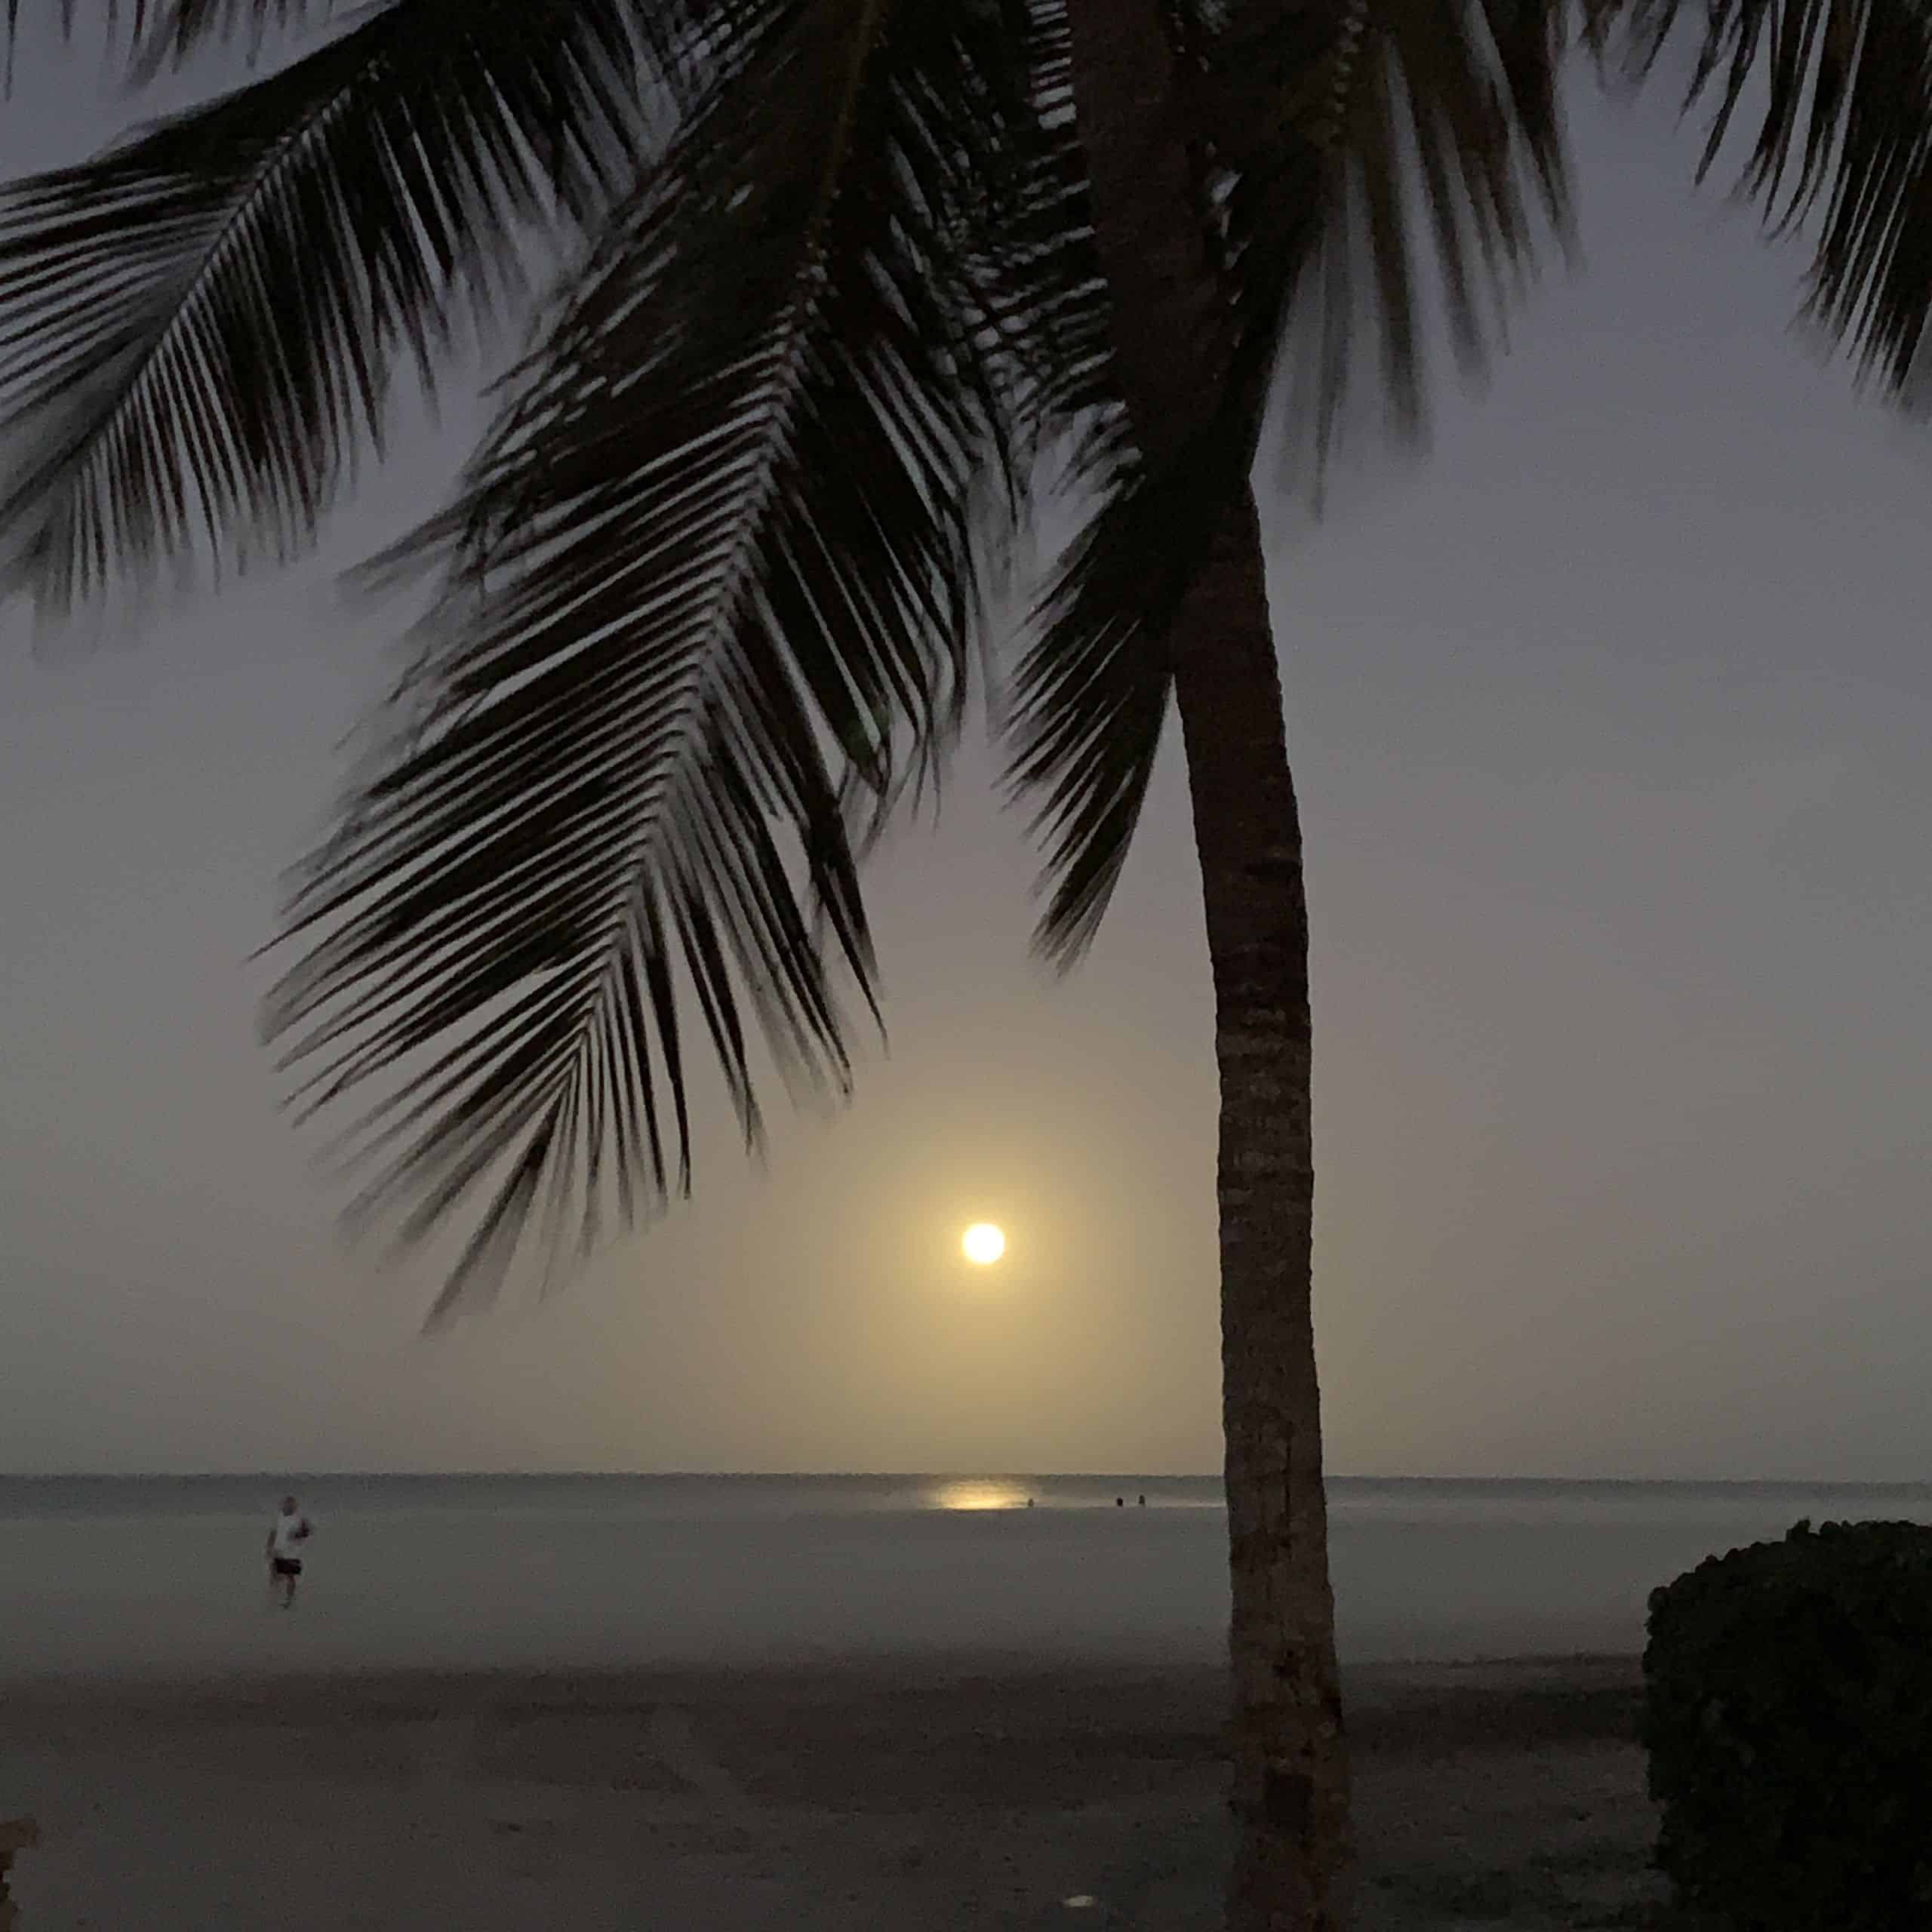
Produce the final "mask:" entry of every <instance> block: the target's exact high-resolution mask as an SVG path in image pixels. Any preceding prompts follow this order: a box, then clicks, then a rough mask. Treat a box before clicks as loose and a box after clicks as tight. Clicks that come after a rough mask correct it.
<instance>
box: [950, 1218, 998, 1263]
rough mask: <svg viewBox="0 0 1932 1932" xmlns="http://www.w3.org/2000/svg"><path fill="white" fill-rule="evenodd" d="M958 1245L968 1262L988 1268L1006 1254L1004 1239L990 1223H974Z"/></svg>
mask: <svg viewBox="0 0 1932 1932" xmlns="http://www.w3.org/2000/svg"><path fill="white" fill-rule="evenodd" d="M959 1245H960V1247H961V1248H963V1249H964V1251H965V1254H966V1259H967V1260H968V1261H973V1262H977V1263H978V1264H979V1266H981V1267H982V1268H987V1267H990V1266H992V1264H993V1263H995V1261H997V1260H998V1259H999V1258H1000V1257H1001V1255H1002V1254H1004V1253H1005V1252H1006V1237H1005V1235H1003V1234H1002V1233H1001V1232H1000V1231H999V1229H997V1228H996V1227H995V1226H993V1224H992V1222H990V1221H976V1222H974V1224H973V1225H972V1226H971V1227H970V1228H968V1229H967V1230H966V1232H965V1234H964V1235H963V1236H962V1237H961V1240H960V1243H959Z"/></svg>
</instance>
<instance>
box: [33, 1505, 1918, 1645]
mask: <svg viewBox="0 0 1932 1932" xmlns="http://www.w3.org/2000/svg"><path fill="white" fill-rule="evenodd" d="M289 1489H292V1490H294V1491H295V1492H296V1494H297V1495H299V1497H300V1499H301V1501H302V1505H303V1509H304V1510H305V1512H306V1513H307V1514H308V1515H309V1516H310V1517H311V1518H312V1520H313V1521H314V1523H315V1529H316V1534H315V1538H314V1540H313V1541H312V1543H310V1544H309V1546H308V1552H309V1554H308V1558H307V1568H308V1574H307V1576H306V1577H305V1579H304V1581H303V1589H302V1596H301V1600H300V1604H299V1605H298V1607H297V1610H296V1611H295V1612H294V1614H293V1615H292V1616H282V1615H280V1614H273V1613H271V1612H270V1611H268V1610H267V1608H266V1605H265V1601H264V1598H265V1592H264V1589H263V1560H262V1547H263V1539H264V1537H265V1536H266V1532H267V1530H268V1527H269V1519H270V1518H271V1516H272V1513H273V1512H274V1509H275V1505H276V1503H277V1500H278V1498H279V1497H280V1496H281V1494H282V1493H283V1492H284V1491H285V1490H289ZM1329 1494H1330V1515H1331V1549H1332V1554H1333V1567H1334V1578H1335V1589H1336V1600H1337V1621H1338V1629H1339V1641H1340V1647H1341V1651H1342V1654H1343V1658H1344V1660H1347V1661H1352V1662H1358V1663H1367V1662H1374V1661H1383V1660H1398V1659H1414V1660H1424V1659H1426V1660H1444V1659H1452V1658H1473V1657H1500V1656H1510V1655H1522V1654H1537V1653H1543V1654H1569V1653H1574V1652H1578V1651H1634V1650H1635V1649H1638V1648H1639V1647H1641V1644H1642V1642H1643V1629H1644V1604H1645V1599H1646V1598H1647V1595H1648V1593H1649V1592H1650V1591H1651V1589H1653V1588H1654V1587H1655V1586H1657V1585H1658V1584H1660V1583H1664V1582H1666V1581H1668V1580H1669V1579H1670V1578H1671V1577H1674V1576H1675V1575H1677V1574H1678V1573H1679V1572H1681V1571H1683V1570H1685V1569H1687V1568H1688V1567H1690V1566H1691V1565H1692V1564H1695V1563H1697V1561H1700V1559H1701V1558H1703V1557H1705V1556H1706V1555H1710V1554H1712V1553H1713V1552H1721V1551H1723V1550H1725V1549H1730V1548H1733V1547H1734V1546H1737V1545H1738V1544H1740V1543H1749V1542H1753V1541H1755V1540H1758V1539H1759V1538H1761V1537H1774V1536H1778V1535H1781V1534H1783V1532H1784V1531H1786V1529H1788V1528H1789V1527H1790V1526H1791V1524H1792V1523H1794V1522H1795V1521H1797V1520H1798V1518H1801V1517H1809V1518H1810V1519H1811V1520H1812V1521H1814V1522H1820V1521H1829V1520H1832V1519H1841V1520H1842V1519H1847V1518H1865V1517H1887V1518H1909V1519H1912V1520H1916V1521H1932V1485H1911V1486H1903V1485H1900V1486H1887V1487H1851V1486H1847V1485H1817V1486H1804V1485H1799V1484H1777V1483H1721V1484H1695V1483H1654V1482H1567V1481H1434V1480H1422V1479H1382V1478H1347V1477H1342V1478H1334V1479H1333V1480H1331V1484H1330V1490H1329ZM1143 1495H1144V1496H1145V1497H1146V1505H1145V1506H1144V1507H1143V1506H1141V1504H1140V1502H1139V1500H1138V1499H1139V1498H1140V1497H1142V1496H1143ZM1116 1497H1120V1498H1122V1499H1124V1503H1123V1505H1122V1506H1118V1507H1117V1506H1116V1505H1115V1498H1116ZM1029 1499H1030V1500H1032V1503H1033V1505H1034V1506H1033V1507H1032V1508H1030V1509H1029V1508H1028V1507H1027V1506H1026V1504H1027V1503H1028V1501H1029ZM1225 1534H1226V1518H1225V1516H1224V1514H1223V1509H1222V1507H1221V1502H1220V1484H1219V1481H1218V1479H1217V1478H1204V1477H1203V1478H1193V1477H1174V1476H1158V1475H1104V1476H973V1475H963V1476H952V1477H944V1476H712V1475H694V1476H675V1475H670V1476H665V1475H654V1476H621V1475H585V1476H369V1475H293V1476H291V1475H262V1476H247V1477H244V1476H205V1477H187V1478H183V1477H175V1476H155V1477H140V1478H118V1477H115V1478H108V1477H0V1675H4V1676H13V1677H16V1678H17V1677H21V1676H39V1675H66V1674H69V1673H74V1672H88V1673H92V1672H134V1673H140V1674H143V1675H168V1676H180V1675H206V1674H208V1673H217V1674H220V1673H225V1672H251V1673H252V1672H259V1671H261V1670H264V1669H271V1670H272V1669H300V1670H313V1669H338V1668H344V1667H355V1666H371V1667H375V1666H428V1667H437V1668H451V1669H474V1668H505V1669H509V1668H529V1667H543V1666H608V1665H627V1664H641V1663H700V1662H702V1663H718V1662H743V1663H752V1662H759V1661H780V1660H806V1659H813V1658H821V1659H823V1658H835V1657H852V1656H864V1655H876V1654H883V1653H893V1654H902V1655H903V1654H906V1653H908V1652H921V1651H923V1652H941V1651H952V1652H954V1653H969V1652H970V1653H979V1654H995V1653H998V1654H1026V1655H1029V1656H1035V1657H1043V1658H1074V1659H1093V1660H1098V1659H1107V1660H1133V1659H1135V1658H1141V1659H1146V1660H1187V1659H1192V1658H1202V1659H1207V1658H1212V1657H1216V1656H1218V1655H1219V1654H1220V1650H1221V1647H1222V1644H1223V1631H1224V1627H1225V1619H1226V1572H1225V1561H1226V1555H1225Z"/></svg>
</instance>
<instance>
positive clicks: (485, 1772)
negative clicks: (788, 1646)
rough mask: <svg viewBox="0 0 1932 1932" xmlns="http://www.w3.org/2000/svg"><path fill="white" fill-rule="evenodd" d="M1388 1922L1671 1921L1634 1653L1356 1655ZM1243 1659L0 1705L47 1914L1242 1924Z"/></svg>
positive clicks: (326, 1689)
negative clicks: (1234, 1862)
mask: <svg viewBox="0 0 1932 1932" xmlns="http://www.w3.org/2000/svg"><path fill="white" fill-rule="evenodd" d="M1348 1687H1349V1695H1350V1699H1351V1708H1350V1728H1351V1735H1352V1739H1353V1740H1354V1747H1355V1758H1356V1766H1357V1786H1358V1792H1357V1810H1358V1825H1359V1835H1360V1839H1361V1875H1360V1899H1359V1904H1358V1924H1359V1925H1360V1927H1361V1928H1362V1932H1392V1929H1393V1928H1396V1927H1402V1928H1415V1932H1451V1928H1465V1929H1466V1928H1473V1927H1477V1926H1486V1927H1521V1928H1529V1927H1537V1928H1543V1932H1556V1928H1558V1927H1561V1928H1563V1932H1583V1928H1589V1927H1603V1928H1606V1932H1607V1928H1611V1927H1617V1928H1626V1929H1627V1928H1632V1927H1663V1926H1665V1925H1666V1924H1668V1923H1669V1918H1668V1915H1667V1914H1666V1912H1664V1910H1663V1907H1662V1906H1661V1903H1660V1900H1661V1899H1662V1896H1663V1894H1662V1888H1661V1887H1660V1884H1659V1883H1658V1881H1657V1880H1656V1878H1654V1876H1653V1875H1651V1873H1650V1872H1649V1870H1648V1868H1647V1859H1648V1854H1649V1849H1650V1844H1651V1838H1652V1836H1653V1834H1654V1819H1653V1817H1652V1815H1651V1808H1650V1807H1649V1804H1648V1803H1647V1800H1646V1798H1645V1797H1644V1777H1643V1761H1642V1758H1641V1754H1640V1752H1638V1749H1637V1747H1636V1746H1635V1743H1634V1742H1632V1729H1633V1726H1634V1722H1635V1713H1636V1709H1637V1696H1638V1677H1637V1669H1636V1664H1635V1660H1634V1659H1631V1658H1620V1657H1595V1658H1571V1659H1565V1660H1550V1659H1542V1660H1511V1661H1506V1662H1500V1663H1485V1664H1480V1665H1444V1664H1434V1663H1432V1664H1424V1665H1414V1666H1395V1665H1383V1666H1370V1667H1364V1668H1362V1669H1358V1670H1356V1671H1355V1672H1352V1673H1350V1674H1349V1684H1348ZM1222 1694H1223V1692H1222V1678H1221V1675H1220V1672H1218V1671H1217V1670H1215V1669H1211V1668H1207V1667H1205V1666H1198V1665H1193V1664H1188V1665H1176V1666H1165V1667H1163V1666H1146V1667H1128V1666H1107V1667H1106V1668H1101V1667H1098V1666H1096V1667H1094V1668H1092V1669H1075V1668H1066V1667H1053V1668H1048V1667H1046V1666H1042V1665H1041V1664H1040V1663H1038V1662H1037V1661H1034V1662H1032V1663H1027V1662H1024V1661H1013V1662H1008V1661H1005V1660H1000V1659H997V1658H993V1659H980V1660H962V1659H955V1660H948V1661H943V1662H932V1663H916V1662H912V1661H908V1660H892V1661H890V1662H885V1661H880V1662H876V1663H864V1662H860V1661H851V1662H843V1663H825V1664H822V1665H814V1666H802V1665H801V1666H795V1667H787V1668H783V1669H777V1668H771V1669H742V1670H725V1669H675V1670H674V1669H665V1670H662V1671H655V1672H654V1671H624V1672H601V1673H600V1672H546V1673H542V1674H530V1673H516V1674H511V1673H503V1674H492V1673H479V1672H469V1673H462V1674H457V1673H434V1672H368V1673H358V1674H348V1673H343V1674H340V1675H330V1676H315V1677H304V1678H294V1677H281V1678H263V1679H260V1680H257V1681H241V1680H226V1681H208V1682H204V1683H185V1682H177V1683H171V1684H138V1683H133V1682H118V1683H117V1682H113V1681H107V1680H104V1679H100V1678H92V1679H75V1680H67V1681H45V1682H41V1683H17V1684H14V1685H13V1686H11V1687H7V1688H0V1818H5V1817H11V1816H13V1815H14V1814H17V1813H21V1812H27V1811H30V1812H32V1813H33V1814H35V1816H36V1817H38V1820H39V1823H40V1826H41V1831H42V1840H41V1843H40V1844H39V1846H38V1848H37V1849H35V1850H32V1851H31V1852H29V1853H26V1854H23V1855H22V1857H21V1859H20V1863H18V1865H17V1866H16V1868H15V1876H14V1897H15V1898H16V1900H17V1903H18V1904H19V1906H20V1932H79V1929H80V1928H88V1932H124V1929H125V1932H135V1928H142V1932H211V1928H215V1927H220V1928H221V1932H257V1929H258V1928H259V1932H344V1928H348V1927H365V1928H370V1932H417V1928H423V1927H449V1928H451V1932H540V1928H549V1927H568V1928H570V1929H571V1932H620V1928H621V1932H644V1929H645V1928H650V1932H657V1928H660V1927H661V1928H664V1932H686V1929H687V1928H688V1932H780V1928H785V1932H873V1929H874V1928H877V1932H912V1928H920V1932H928V1929H929V1932H968V1928H971V1932H1021V1928H1026V1932H1033V1928H1044V1927H1090V1928H1094V1932H1099V1929H1100V1928H1111V1929H1112V1932H1118V1928H1125V1927H1135V1928H1140V1927H1146V1928H1148V1932H1152V1928H1155V1927H1160V1928H1161V1932H1195V1928H1198V1932H1210V1928H1212V1927H1214V1926H1215V1925H1216V1924H1217V1919H1218V1916H1219V1910H1220V1899H1219V1888H1220V1875H1221V1871H1222V1869H1223V1861H1224V1859H1225V1857H1226V1822H1225V1819H1224V1817H1223V1812H1222V1809H1221V1804H1220V1795H1221V1789H1222V1770H1221V1760H1220V1748H1221V1721H1220V1720H1221V1703H1222Z"/></svg>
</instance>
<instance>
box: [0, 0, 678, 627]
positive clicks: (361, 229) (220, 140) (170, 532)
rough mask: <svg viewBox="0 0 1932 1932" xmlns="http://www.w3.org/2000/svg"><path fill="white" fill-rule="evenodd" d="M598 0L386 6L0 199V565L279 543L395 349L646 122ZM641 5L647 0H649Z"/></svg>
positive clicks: (507, 264) (426, 1) (451, 329)
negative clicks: (1, 471) (299, 55)
mask: <svg viewBox="0 0 1932 1932" xmlns="http://www.w3.org/2000/svg"><path fill="white" fill-rule="evenodd" d="M672 11H674V10H673V8H671V7H669V6H666V7H665V8H660V12H661V13H662V14H663V16H664V17H665V18H666V20H668V19H669V17H670V14H671V13H672ZM631 16H632V8H631V7H630V6H629V5H628V4H623V3H622V0H395V3H394V4H392V5H389V6H386V7H385V8H382V9H380V11H377V12H375V13H374V14H371V15H369V16H368V17H367V18H365V20H363V21H362V22H361V24H359V25H357V26H352V28H351V29H349V30H348V31H347V32H344V33H343V34H342V35H340V37H338V38H336V39H334V40H333V41H331V42H328V43H327V44H325V45H323V46H321V47H320V48H318V49H316V50H315V51H313V52H312V53H311V54H308V55H307V56H306V57H304V58H303V59H301V60H297V61H296V62H294V63H293V64H291V65H290V66H288V67H287V68H285V69H283V70H281V72H275V73H272V74H270V75H266V76H265V77H264V78H262V79H260V80H259V81H257V82H254V84H253V85H249V86H247V87H245V88H242V89H240V90H239V91H236V92H234V93H231V94H226V95H225V96H223V97H221V98H220V99H218V100H215V101H214V102H213V103H210V104H209V105H208V106H203V107H201V108H198V109H195V110H193V111H192V112H188V113H186V114H183V115H179V116H177V117H176V118H173V119H171V120H168V121H166V122H162V123H161V124H160V125H158V126H156V127H155V128H152V129H150V130H149V131H146V132H145V133H143V134H139V135H137V137H134V138H133V139H131V140H129V141H128V142H127V143H124V144H123V145H122V146H119V147H118V148H115V149H112V150H111V151H110V152H108V153H107V154H106V155H103V156H102V157H100V158H99V159H97V160H95V161H93V162H88V163H86V164H85V165H82V166H79V167H75V168H66V169H63V170H60V171H58V172H56V173H54V174H45V175H42V176H39V177H35V178H33V179H31V180H26V181H23V182H21V183H17V184H14V186H11V187H9V188H8V189H5V190H4V191H0V437H4V438H5V441H0V448H5V450H6V451H8V454H9V457H10V463H9V468H10V471H11V474H10V476H9V478H8V483H7V486H6V488H5V494H4V496H0V568H4V578H0V583H4V584H5V586H6V587H8V588H12V589H25V590H26V591H28V592H30V593H31V594H32V595H33V596H34V598H35V599H36V601H38V603H39V604H40V605H41V606H42V609H43V610H44V611H50V612H52V613H55V614H58V613H59V612H60V611H63V610H65V609H66V608H69V607H71V606H72V605H75V604H76V603H78V602H80V601H85V600H86V599H88V598H91V597H93V596H94V595H97V594H98V593H99V592H101V591H102V590H103V589H104V588H105V587H106V586H107V585H108V584H109V582H110V581H111V580H112V579H113V578H114V577H115V575H116V574H118V573H120V572H122V571H125V572H127V573H128V574H129V575H130V576H131V577H134V579H135V580H137V581H138V580H141V579H142V578H143V577H147V576H151V575H152V574H153V573H154V572H155V571H156V570H157V569H158V568H159V567H160V566H161V565H164V564H167V565H172V566H174V567H175V568H177V569H179V570H181V571H184V572H189V571H192V568H193V567H194V565H195V564H196V563H197V562H199V563H202V564H205V565H211V566H212V567H214V568H217V569H218V568H221V567H222V566H223V565H224V564H226V563H230V562H236V561H248V559H249V558H251V557H252V556H253V555H257V554H258V553H260V552H264V551H265V552H269V553H270V554H272V555H275V556H276V557H283V556H286V555H289V554H291V553H292V552H295V551H296V550H297V549H299V548H300V546H302V545H303V543H306V540H308V538H309V536H310V534H311V533H312V531H313V528H314V526H315V521H316V519H317V518H318V516H319V515H320V514H321V512H322V511H323V509H325V507H326V506H327V505H328V503H329V502H330V501H331V499H332V497H333V496H334V493H335V491H336V490H337V488H338V486H339V485H340V483H341V481H343V478H344V477H345V475H346V474H347V473H348V472H349V469H350V467H351V466H352V462H353V460H354V457H355V454H356V452H357V451H358V448H359V447H360V446H361V445H362V444H363V443H364V442H365V441H374V442H376V443H377V445H378V446H380V436H381V431H382V427H383V417H384V410H385V405H386V399H387V396H388V392H389V387H390V383H391V379H392V374H393V372H394V370H395V365H396V364H397V362H398V358H409V359H412V360H413V361H414V363H415V365H417V368H418V369H419V370H420V372H421V373H422V374H423V377H424V379H425V380H429V379H431V378H432V377H433V374H434V372H435V369H436V368H437V367H438V364H439V362H440V361H441V358H443V357H444V355H445V353H446V352H448V349H450V347H451V345H452V343H453V342H454V341H456V340H458V339H460V335H461V333H462V331H463V330H464V329H465V328H471V327H476V326H480V325H487V324H488V321H490V320H491V318H493V317H494V315H496V314H497V312H498V310H499V309H500V307H501V306H502V305H503V302H504V301H505V300H506V298H507V297H509V296H511V295H512V294H515V293H516V292H517V291H518V288H519V285H520V272H519V264H520V263H521V261H522V260H525V259H526V251H528V248H530V246H531V236H532V235H533V233H542V232H546V231H549V230H552V229H554V228H555V226H556V224H557V223H558V221H559V220H563V221H565V222H570V221H588V220H594V219H595V217H597V216H598V214H599V213H600V211H601V209H602V208H604V207H605V206H606V205H608V202H609V200H610V198H611V195H612V194H613V192H614V191H615V190H616V189H617V187H618V186H619V185H620V184H621V183H623V182H624V181H626V180H628V179H629V177H631V176H632V174H633V173H634V171H635V165H636V162H637V158H638V154H639V152H640V151H641V147H642V146H643V144H644V143H645V141H646V140H647V139H648V138H649V137H650V128H649V122H650V120H651V115H650V113H649V112H648V108H647V103H648V101H649V100H650V98H651V88H650V82H651V80H652V79H653V78H656V76H654V74H653V72H652V64H653V63H651V60H649V59H648V57H647V56H648V52H649V50H648V48H646V47H645V45H643V44H642V43H641V42H640V40H639V38H638V35H637V34H636V33H635V31H634V30H633V26H634V23H633V21H632V17H631Z"/></svg>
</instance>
